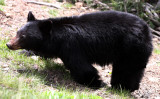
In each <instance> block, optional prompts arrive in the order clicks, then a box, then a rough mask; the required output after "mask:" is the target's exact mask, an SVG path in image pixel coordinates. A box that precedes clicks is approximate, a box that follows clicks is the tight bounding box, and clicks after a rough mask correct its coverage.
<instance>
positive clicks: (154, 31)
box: [150, 27, 160, 37]
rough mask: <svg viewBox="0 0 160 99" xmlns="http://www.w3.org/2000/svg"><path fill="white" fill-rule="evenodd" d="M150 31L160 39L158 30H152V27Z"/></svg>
mask: <svg viewBox="0 0 160 99" xmlns="http://www.w3.org/2000/svg"><path fill="white" fill-rule="evenodd" d="M150 30H151V32H152V33H153V34H154V35H156V36H158V37H160V32H159V31H156V30H154V29H152V28H151V27H150Z"/></svg>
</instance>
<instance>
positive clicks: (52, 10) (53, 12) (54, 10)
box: [48, 9, 58, 17]
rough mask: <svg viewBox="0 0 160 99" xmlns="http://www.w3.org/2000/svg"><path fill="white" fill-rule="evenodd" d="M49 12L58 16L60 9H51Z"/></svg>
mask: <svg viewBox="0 0 160 99" xmlns="http://www.w3.org/2000/svg"><path fill="white" fill-rule="evenodd" d="M48 13H49V14H50V15H52V16H53V17H56V16H58V10H56V9H49V11H48Z"/></svg>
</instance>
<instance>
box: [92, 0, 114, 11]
mask: <svg viewBox="0 0 160 99" xmlns="http://www.w3.org/2000/svg"><path fill="white" fill-rule="evenodd" d="M94 3H97V4H99V5H102V6H104V7H105V8H106V9H109V10H111V9H110V7H109V6H108V5H107V4H105V3H102V2H100V1H99V0H94Z"/></svg>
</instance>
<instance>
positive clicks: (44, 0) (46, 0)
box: [43, 0, 52, 3]
mask: <svg viewBox="0 0 160 99" xmlns="http://www.w3.org/2000/svg"><path fill="white" fill-rule="evenodd" d="M51 1H52V0H43V2H47V3H50V2H51Z"/></svg>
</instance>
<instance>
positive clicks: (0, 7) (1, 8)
mask: <svg viewBox="0 0 160 99" xmlns="http://www.w3.org/2000/svg"><path fill="white" fill-rule="evenodd" d="M0 11H4V9H3V7H2V6H1V5H0ZM0 30H1V28H0Z"/></svg>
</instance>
